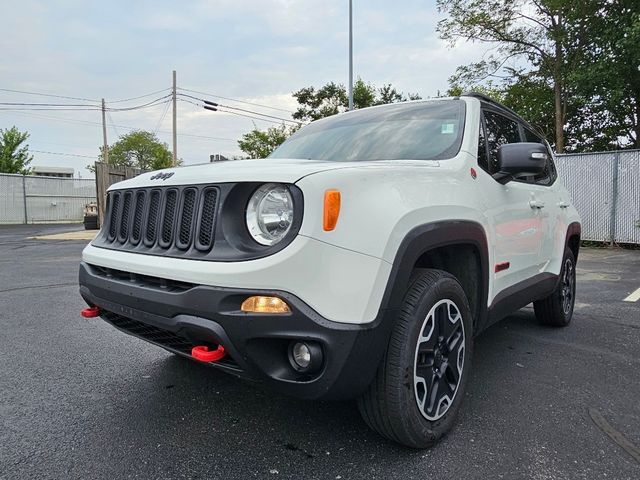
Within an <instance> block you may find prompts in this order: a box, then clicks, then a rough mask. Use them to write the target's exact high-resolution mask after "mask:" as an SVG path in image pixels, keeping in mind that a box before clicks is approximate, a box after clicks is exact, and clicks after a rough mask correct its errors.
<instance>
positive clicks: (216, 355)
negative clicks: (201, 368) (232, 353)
mask: <svg viewBox="0 0 640 480" xmlns="http://www.w3.org/2000/svg"><path fill="white" fill-rule="evenodd" d="M226 354H227V352H225V350H224V347H223V346H222V345H218V348H216V349H215V350H214V351H210V350H209V347H207V346H206V345H198V346H197V347H193V348H192V349H191V356H192V357H193V358H195V359H196V360H200V361H201V362H217V361H218V360H221V359H222V358H224V356H225V355H226Z"/></svg>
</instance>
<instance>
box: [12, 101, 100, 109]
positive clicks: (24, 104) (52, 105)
mask: <svg viewBox="0 0 640 480" xmlns="http://www.w3.org/2000/svg"><path fill="white" fill-rule="evenodd" d="M0 105H12V106H33V107H96V108H99V105H87V104H84V103H26V102H0Z"/></svg>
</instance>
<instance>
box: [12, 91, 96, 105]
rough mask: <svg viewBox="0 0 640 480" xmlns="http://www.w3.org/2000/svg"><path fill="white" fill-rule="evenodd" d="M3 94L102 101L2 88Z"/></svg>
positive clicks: (92, 100) (93, 100)
mask: <svg viewBox="0 0 640 480" xmlns="http://www.w3.org/2000/svg"><path fill="white" fill-rule="evenodd" d="M0 91H1V92H11V93H24V94H26V95H40V96H42V97H52V98H65V99H67V100H82V101H85V102H99V101H100V100H96V99H93V98H82V97H68V96H66V95H54V94H52V93H38V92H26V91H24V90H12V89H10V88H0Z"/></svg>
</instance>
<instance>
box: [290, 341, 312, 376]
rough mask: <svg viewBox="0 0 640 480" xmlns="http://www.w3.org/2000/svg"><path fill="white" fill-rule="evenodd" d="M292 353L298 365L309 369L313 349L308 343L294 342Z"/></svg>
mask: <svg viewBox="0 0 640 480" xmlns="http://www.w3.org/2000/svg"><path fill="white" fill-rule="evenodd" d="M291 355H292V356H293V361H294V362H296V365H298V367H300V368H304V369H307V368H309V365H311V351H310V350H309V347H308V346H307V344H306V343H300V342H297V343H294V344H293V348H292V349H291Z"/></svg>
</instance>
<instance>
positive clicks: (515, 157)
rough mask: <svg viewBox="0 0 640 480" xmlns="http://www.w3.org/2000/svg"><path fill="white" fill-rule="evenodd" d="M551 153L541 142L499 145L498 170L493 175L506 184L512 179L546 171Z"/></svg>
mask: <svg viewBox="0 0 640 480" xmlns="http://www.w3.org/2000/svg"><path fill="white" fill-rule="evenodd" d="M548 157H549V154H548V153H547V148H546V147H545V146H544V145H542V144H541V143H532V142H521V143H506V144H504V145H501V146H500V147H498V171H497V172H496V173H494V174H493V175H492V177H493V178H494V179H496V180H497V181H498V182H500V183H502V184H505V183H507V182H509V181H510V180H513V179H514V178H518V177H524V176H528V175H538V174H540V173H542V172H544V169H545V166H546V164H547V160H548Z"/></svg>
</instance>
